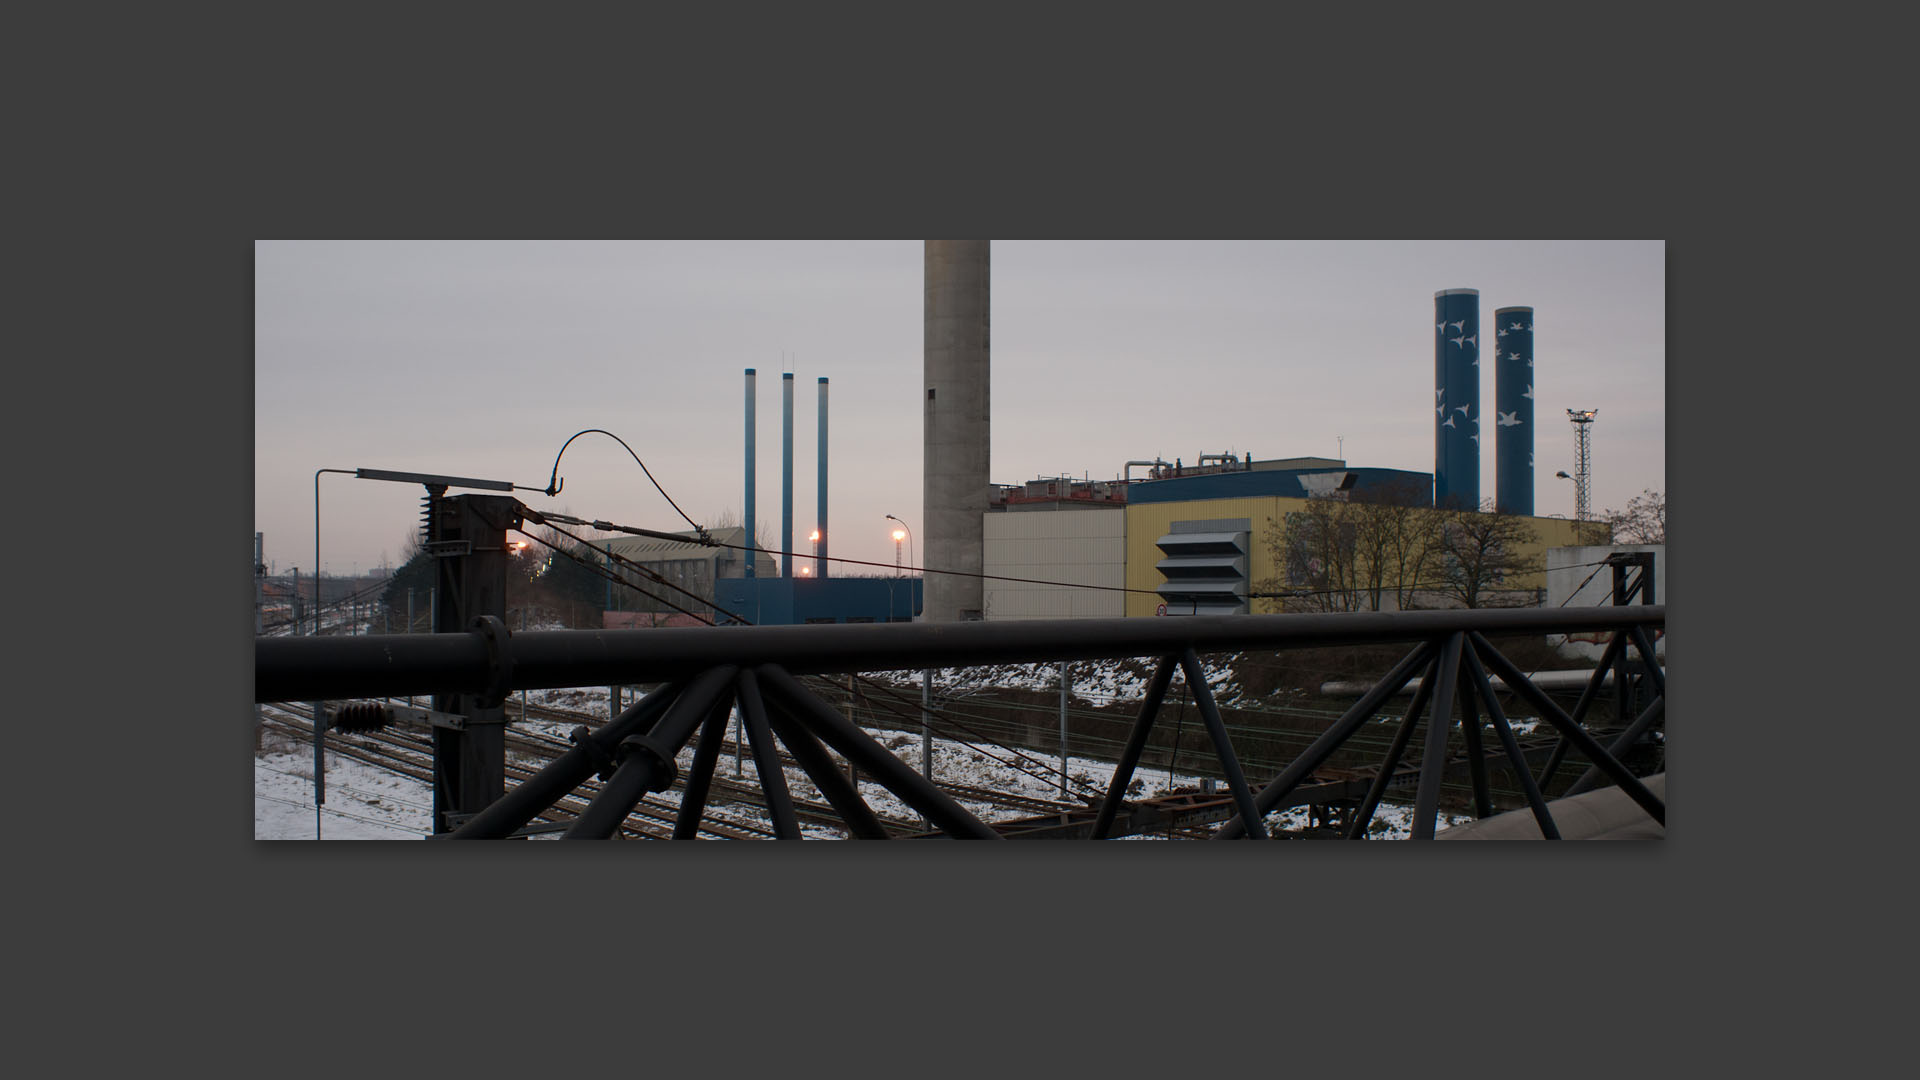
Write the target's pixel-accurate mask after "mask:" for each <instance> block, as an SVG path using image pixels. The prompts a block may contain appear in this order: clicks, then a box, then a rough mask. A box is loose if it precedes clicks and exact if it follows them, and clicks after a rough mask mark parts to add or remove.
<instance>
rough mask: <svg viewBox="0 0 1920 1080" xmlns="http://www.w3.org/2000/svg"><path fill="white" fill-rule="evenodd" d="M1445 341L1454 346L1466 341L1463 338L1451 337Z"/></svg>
mask: <svg viewBox="0 0 1920 1080" xmlns="http://www.w3.org/2000/svg"><path fill="white" fill-rule="evenodd" d="M1447 340H1448V341H1451V342H1453V343H1454V344H1455V345H1458V344H1460V343H1461V342H1463V341H1465V340H1467V339H1466V338H1463V337H1452V338H1448V339H1447Z"/></svg>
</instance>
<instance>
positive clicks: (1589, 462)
mask: <svg viewBox="0 0 1920 1080" xmlns="http://www.w3.org/2000/svg"><path fill="white" fill-rule="evenodd" d="M1599 411H1600V410H1599V409H1568V410H1567V420H1568V421H1569V422H1571V423H1572V424H1573V519H1574V520H1575V521H1591V520H1592V519H1593V515H1592V512H1591V510H1590V509H1589V506H1590V503H1589V502H1588V494H1589V492H1590V491H1591V489H1592V483H1593V446H1592V444H1591V442H1590V441H1589V438H1588V434H1589V430H1590V429H1591V427H1592V425H1593V418H1594V415H1595V414H1597V413H1598V412H1599Z"/></svg>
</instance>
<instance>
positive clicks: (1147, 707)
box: [1090, 656, 1179, 840]
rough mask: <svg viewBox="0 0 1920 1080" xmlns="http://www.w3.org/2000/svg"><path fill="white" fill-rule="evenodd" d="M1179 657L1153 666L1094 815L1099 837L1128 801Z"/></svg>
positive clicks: (1105, 832)
mask: <svg viewBox="0 0 1920 1080" xmlns="http://www.w3.org/2000/svg"><path fill="white" fill-rule="evenodd" d="M1178 663H1179V661H1178V660H1177V659H1176V658H1174V657H1171V656H1163V657H1161V658H1160V666H1159V667H1156V668H1154V670H1153V680H1152V681H1151V682H1149V683H1148V684H1147V696H1146V697H1145V698H1144V699H1143V700H1142V701H1141V702H1140V712H1139V714H1138V715H1137V716H1136V717H1135V718H1134V721H1133V731H1132V733H1131V734H1129V735H1128V736H1127V745H1126V748H1125V749H1123V750H1122V751H1121V752H1120V761H1119V763H1118V764H1116V765H1115V766H1114V767H1113V781H1112V782H1111V783H1109V784H1108V785H1107V797H1106V798H1104V799H1102V800H1100V813H1099V814H1098V815H1097V816H1096V817H1095V818H1094V819H1093V832H1092V833H1091V834H1090V835H1091V836H1092V838H1093V839H1095V840H1105V839H1106V838H1107V830H1109V829H1111V828H1113V818H1114V815H1115V814H1117V813H1119V811H1120V804H1121V803H1122V802H1124V801H1126V795H1127V785H1128V784H1129V783H1131V782H1132V780H1133V770H1134V769H1135V768H1136V767H1138V766H1139V764H1140V754H1141V752H1142V751H1144V750H1145V749H1146V747H1147V733H1148V732H1150V731H1152V730H1153V721H1154V718H1155V717H1157V716H1159V715H1160V702H1161V701H1162V700H1163V699H1165V698H1166V696H1167V687H1168V686H1170V685H1172V684H1173V669H1174V668H1175V667H1176V666H1177V665H1178Z"/></svg>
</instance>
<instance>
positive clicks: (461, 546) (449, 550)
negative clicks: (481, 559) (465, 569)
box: [420, 540, 473, 559]
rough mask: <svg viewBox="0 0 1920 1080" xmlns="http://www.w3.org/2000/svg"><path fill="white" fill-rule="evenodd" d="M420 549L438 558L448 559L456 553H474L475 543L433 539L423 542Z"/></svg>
mask: <svg viewBox="0 0 1920 1080" xmlns="http://www.w3.org/2000/svg"><path fill="white" fill-rule="evenodd" d="M420 550H422V551H424V552H426V553H427V554H428V555H430V556H432V557H434V558H436V559H447V558H451V557H453V556H455V555H471V554H473V543H472V542H471V541H467V540H433V541H429V542H428V543H425V544H422V545H421V546H420Z"/></svg>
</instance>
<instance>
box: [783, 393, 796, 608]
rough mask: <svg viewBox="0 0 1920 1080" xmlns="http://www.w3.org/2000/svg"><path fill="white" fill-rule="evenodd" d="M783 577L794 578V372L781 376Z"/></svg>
mask: <svg viewBox="0 0 1920 1080" xmlns="http://www.w3.org/2000/svg"><path fill="white" fill-rule="evenodd" d="M780 550H781V551H784V552H788V553H789V554H786V555H782V556H780V576H781V577H783V578H790V577H792V576H793V555H792V554H791V552H792V551H793V372H791V371H787V372H782V373H781V375H780Z"/></svg>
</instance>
